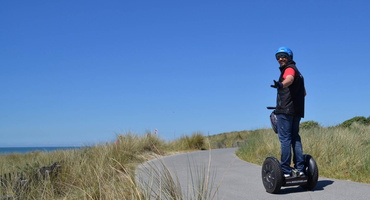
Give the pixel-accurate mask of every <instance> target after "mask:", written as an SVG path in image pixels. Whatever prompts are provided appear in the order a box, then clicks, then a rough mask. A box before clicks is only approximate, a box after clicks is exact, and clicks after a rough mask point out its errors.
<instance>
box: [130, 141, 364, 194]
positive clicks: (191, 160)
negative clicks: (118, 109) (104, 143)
mask: <svg viewBox="0 0 370 200" xmlns="http://www.w3.org/2000/svg"><path fill="white" fill-rule="evenodd" d="M235 151H236V148H232V149H215V150H210V151H198V152H192V153H186V154H178V155H173V156H167V157H163V158H160V159H156V160H152V161H150V162H147V163H145V164H143V165H141V166H140V167H139V168H138V170H137V175H138V176H137V180H138V179H140V181H141V182H145V183H149V182H152V181H150V180H153V179H152V178H148V174H149V172H148V169H153V168H156V169H157V171H158V169H159V171H160V170H164V169H163V167H160V166H163V165H165V166H166V167H165V168H166V169H168V170H169V171H170V172H171V174H172V176H173V177H176V178H175V179H178V182H179V184H180V187H181V188H182V191H183V192H182V193H183V194H184V196H185V198H186V199H194V198H191V195H189V194H190V193H191V192H189V191H190V190H191V189H189V188H192V187H191V185H194V183H195V182H197V181H196V180H197V178H198V180H199V179H200V180H204V178H199V177H201V176H202V174H203V175H204V174H207V173H205V172H204V171H210V177H211V178H210V179H211V181H210V182H211V183H213V185H211V186H210V187H209V188H212V189H211V192H210V193H212V194H215V197H214V198H212V199H217V200H218V199H224V200H244V199H253V200H254V199H284V200H287V199H299V200H306V199H310V200H311V199H320V200H321V199H322V200H349V199H356V200H361V199H364V200H365V199H366V200H368V199H370V184H361V183H355V182H350V181H341V180H335V179H328V178H322V177H320V178H319V182H318V184H317V186H316V188H315V190H314V191H306V190H303V189H301V188H300V187H297V186H295V187H289V188H282V190H281V192H280V194H269V193H267V192H266V191H265V188H264V187H263V184H262V179H261V166H259V165H255V164H251V163H248V162H245V161H243V160H240V159H239V158H238V157H237V156H236V155H235ZM209 163H210V165H209ZM318 165H319V170H320V164H319V163H318ZM149 166H150V167H149ZM154 166H156V167H154ZM208 166H210V168H209V169H210V170H207V169H208ZM144 171H145V172H144ZM149 171H150V170H149ZM199 172H200V173H199ZM149 176H150V175H149ZM194 180H195V181H194ZM162 182H167V181H162ZM170 184H172V185H176V181H175V183H170ZM154 185H155V184H154ZM157 185H158V184H157ZM193 188H194V187H193ZM154 190H155V191H160V190H161V189H159V188H156V189H154ZM187 194H188V195H187ZM187 196H190V197H187Z"/></svg>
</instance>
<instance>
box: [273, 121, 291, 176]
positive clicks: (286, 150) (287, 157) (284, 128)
mask: <svg viewBox="0 0 370 200" xmlns="http://www.w3.org/2000/svg"><path fill="white" fill-rule="evenodd" d="M276 117H277V128H278V135H279V140H280V144H281V167H282V169H283V173H284V174H290V173H291V167H290V161H291V158H292V153H291V140H292V122H293V121H292V120H293V117H292V116H289V115H285V114H277V115H276Z"/></svg>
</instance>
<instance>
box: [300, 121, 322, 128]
mask: <svg viewBox="0 0 370 200" xmlns="http://www.w3.org/2000/svg"><path fill="white" fill-rule="evenodd" d="M299 127H300V128H301V129H310V128H320V127H321V126H320V124H319V123H318V122H315V121H305V122H302V123H301V124H300V125H299Z"/></svg>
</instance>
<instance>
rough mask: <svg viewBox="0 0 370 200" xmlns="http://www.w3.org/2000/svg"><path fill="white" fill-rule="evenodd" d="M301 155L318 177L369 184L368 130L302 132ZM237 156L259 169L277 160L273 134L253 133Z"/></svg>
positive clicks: (277, 150) (369, 150)
mask: <svg viewBox="0 0 370 200" xmlns="http://www.w3.org/2000/svg"><path fill="white" fill-rule="evenodd" d="M300 135H301V138H302V145H303V152H304V153H305V154H310V155H312V156H313V157H314V158H315V160H316V162H317V164H318V167H319V172H320V176H324V177H329V178H337V179H344V180H352V181H356V182H364V183H370V170H369V169H370V153H369V152H370V126H364V125H359V124H353V125H352V126H351V127H349V128H341V127H331V128H310V129H303V130H301V133H300ZM237 155H238V156H239V157H240V158H241V159H243V160H246V161H248V162H252V163H256V164H259V165H262V163H263V161H264V159H265V158H266V157H268V156H274V157H276V158H280V143H279V140H278V138H277V135H276V134H275V133H274V132H273V131H272V130H256V131H252V132H251V133H250V135H249V137H248V139H247V143H246V145H245V146H243V147H242V148H240V149H239V150H238V151H237Z"/></svg>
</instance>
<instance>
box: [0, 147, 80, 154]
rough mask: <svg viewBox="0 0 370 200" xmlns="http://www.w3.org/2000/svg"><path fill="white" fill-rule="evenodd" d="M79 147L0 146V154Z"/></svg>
mask: <svg viewBox="0 0 370 200" xmlns="http://www.w3.org/2000/svg"><path fill="white" fill-rule="evenodd" d="M80 148H81V147H0V155H5V154H13V153H18V154H25V153H30V152H34V151H42V152H52V151H56V150H67V149H80Z"/></svg>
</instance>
